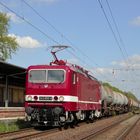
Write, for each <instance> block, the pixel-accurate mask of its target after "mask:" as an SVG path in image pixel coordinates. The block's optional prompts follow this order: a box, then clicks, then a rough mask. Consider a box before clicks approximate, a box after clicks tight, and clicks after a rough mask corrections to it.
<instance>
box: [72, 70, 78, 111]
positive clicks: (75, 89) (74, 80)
mask: <svg viewBox="0 0 140 140" xmlns="http://www.w3.org/2000/svg"><path fill="white" fill-rule="evenodd" d="M79 89H80V85H79V76H78V74H77V73H76V72H73V76H72V91H73V96H76V97H78V102H77V107H76V110H79V109H80V106H79V98H80V92H79Z"/></svg>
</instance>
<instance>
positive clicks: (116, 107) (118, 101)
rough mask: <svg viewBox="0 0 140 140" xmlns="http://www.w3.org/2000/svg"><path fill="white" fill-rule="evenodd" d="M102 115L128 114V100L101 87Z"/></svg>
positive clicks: (107, 88)
mask: <svg viewBox="0 0 140 140" xmlns="http://www.w3.org/2000/svg"><path fill="white" fill-rule="evenodd" d="M101 100H102V115H112V114H114V113H117V114H120V113H124V112H128V98H127V97H126V96H125V95H123V94H121V93H119V92H115V91H112V90H111V89H110V88H109V87H106V86H103V85H101Z"/></svg>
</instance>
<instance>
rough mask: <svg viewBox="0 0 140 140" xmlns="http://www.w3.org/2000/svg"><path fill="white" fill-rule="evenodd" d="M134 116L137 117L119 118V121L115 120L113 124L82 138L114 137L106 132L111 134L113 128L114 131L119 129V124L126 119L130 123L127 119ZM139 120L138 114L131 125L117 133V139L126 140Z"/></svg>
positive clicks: (94, 139)
mask: <svg viewBox="0 0 140 140" xmlns="http://www.w3.org/2000/svg"><path fill="white" fill-rule="evenodd" d="M133 117H135V116H131V117H128V118H127V119H126V118H123V119H121V120H119V121H118V122H115V123H113V124H111V125H108V126H105V127H103V128H101V129H98V130H97V131H94V132H93V133H92V134H90V135H88V136H85V137H83V138H81V140H98V139H101V138H102V137H105V139H104V140H106V139H107V140H109V139H112V138H110V137H109V136H106V135H105V133H107V134H108V135H110V134H111V132H110V130H111V129H112V130H114V131H115V130H117V126H118V125H120V124H121V123H123V122H125V121H126V123H128V122H127V121H128V120H129V119H131V118H133ZM138 121H140V116H138V117H137V118H136V120H135V121H134V122H133V123H132V124H131V125H128V126H127V127H124V128H122V131H121V132H119V133H118V134H116V136H115V139H116V140H124V138H125V137H126V136H127V135H128V133H129V132H130V131H131V130H132V129H133V128H134V126H135V125H136V124H137V122H138ZM118 127H120V126H118ZM118 129H119V128H118ZM120 129H121V128H120ZM114 135H115V134H114ZM98 136H99V137H98Z"/></svg>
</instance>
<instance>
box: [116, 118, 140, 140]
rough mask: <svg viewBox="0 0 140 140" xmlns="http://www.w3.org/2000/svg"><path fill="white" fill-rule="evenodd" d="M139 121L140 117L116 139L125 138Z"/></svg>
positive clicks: (121, 139) (122, 139)
mask: <svg viewBox="0 0 140 140" xmlns="http://www.w3.org/2000/svg"><path fill="white" fill-rule="evenodd" d="M139 121H140V118H139V119H138V120H137V121H135V123H134V124H133V125H132V126H130V127H128V128H127V129H126V130H125V131H124V132H123V133H122V134H121V135H119V137H118V138H117V139H116V140H124V139H125V138H126V136H127V135H128V134H129V133H130V132H131V131H132V129H133V128H134V127H135V126H136V124H137V123H138V122H139Z"/></svg>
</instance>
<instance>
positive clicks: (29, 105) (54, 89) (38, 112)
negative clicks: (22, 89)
mask: <svg viewBox="0 0 140 140" xmlns="http://www.w3.org/2000/svg"><path fill="white" fill-rule="evenodd" d="M69 74H70V70H69V69H68V68H67V67H66V66H31V67H29V68H28V72H27V76H26V81H27V82H26V95H25V111H26V114H27V118H28V120H29V121H30V122H31V123H32V125H47V126H60V125H63V123H64V122H65V121H66V119H67V117H68V116H67V110H71V107H72V106H69V99H70V98H72V97H71V96H70V93H69V91H70V89H69V83H68V81H69ZM73 98H74V97H73Z"/></svg>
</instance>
